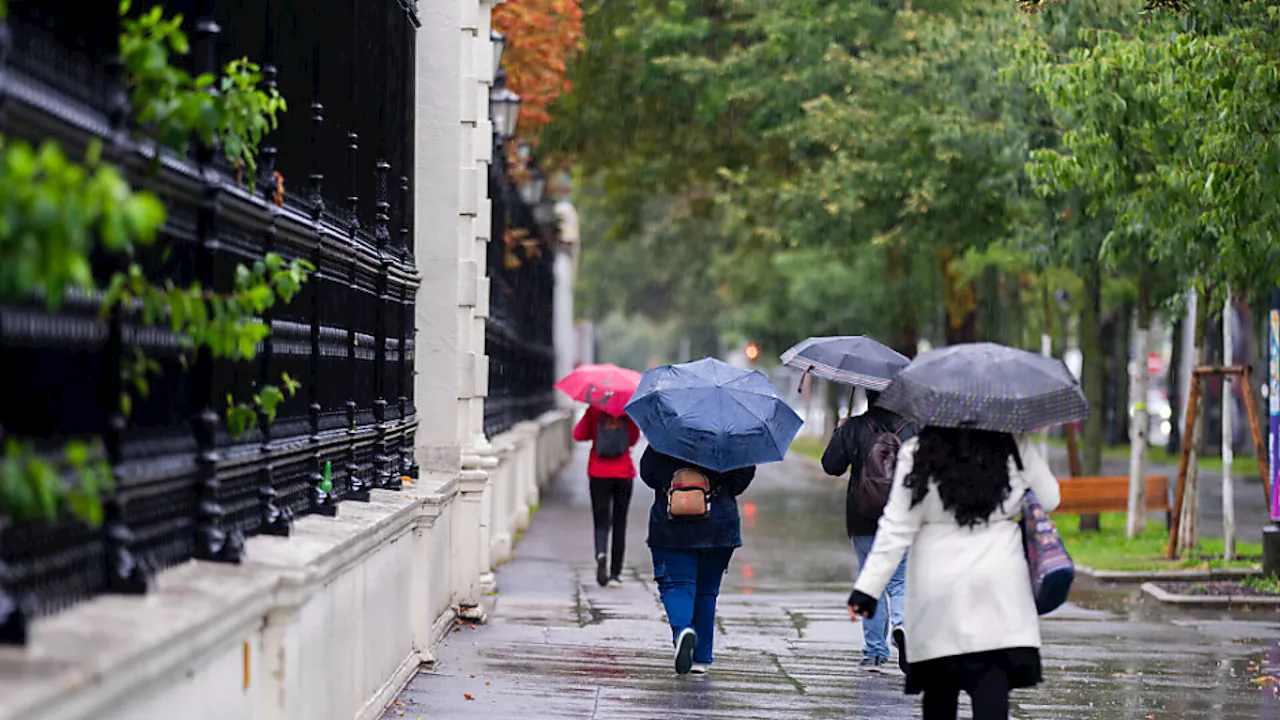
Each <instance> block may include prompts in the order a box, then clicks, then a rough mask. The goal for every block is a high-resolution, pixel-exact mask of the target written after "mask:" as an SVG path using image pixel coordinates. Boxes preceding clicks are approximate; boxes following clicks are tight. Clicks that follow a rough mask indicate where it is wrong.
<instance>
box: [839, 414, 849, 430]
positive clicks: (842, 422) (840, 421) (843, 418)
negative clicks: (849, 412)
mask: <svg viewBox="0 0 1280 720" xmlns="http://www.w3.org/2000/svg"><path fill="white" fill-rule="evenodd" d="M848 419H849V418H847V417H842V418H840V419H839V420H837V421H836V429H837V430H839V429H840V426H841V425H843V424H844V421H845V420H848Z"/></svg>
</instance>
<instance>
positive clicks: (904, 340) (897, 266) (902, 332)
mask: <svg viewBox="0 0 1280 720" xmlns="http://www.w3.org/2000/svg"><path fill="white" fill-rule="evenodd" d="M888 276H889V282H890V283H891V287H890V288H889V296H890V297H894V298H897V302H895V303H894V306H895V308H894V314H895V316H896V317H895V322H894V326H895V332H894V336H893V340H892V342H893V349H894V350H897V351H898V352H900V353H902V354H903V355H906V356H907V357H909V358H913V357H915V356H916V349H917V348H919V346H920V334H919V330H918V329H917V327H916V313H915V303H913V302H912V301H911V297H910V295H909V293H910V292H911V287H910V283H908V282H907V281H906V270H905V268H904V267H903V261H902V248H901V247H898V246H896V245H894V246H892V247H890V248H889V256H888Z"/></svg>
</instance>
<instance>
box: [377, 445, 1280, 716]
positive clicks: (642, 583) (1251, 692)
mask: <svg viewBox="0 0 1280 720" xmlns="http://www.w3.org/2000/svg"><path fill="white" fill-rule="evenodd" d="M584 463H585V459H584V457H583V456H582V454H581V453H580V454H579V456H578V457H577V458H576V459H575V462H574V463H573V464H571V465H570V467H569V468H567V469H566V470H565V471H564V472H563V473H562V474H561V476H560V478H559V480H558V482H557V483H556V484H555V486H554V487H553V489H552V490H551V491H550V492H549V493H548V494H547V495H546V496H545V497H544V499H543V503H542V509H541V511H540V512H539V514H538V517H537V518H536V519H535V521H534V523H533V526H532V527H531V528H530V530H529V532H528V533H527V535H526V536H525V537H524V539H523V540H522V541H521V543H520V545H519V546H518V547H517V549H516V553H515V558H514V560H513V561H512V562H510V563H508V564H506V565H505V566H503V567H502V568H500V569H499V571H498V573H497V580H498V593H497V596H496V597H495V598H494V603H493V608H492V611H491V614H490V618H489V621H488V623H487V624H485V625H483V626H478V627H473V626H470V625H466V624H460V625H459V626H457V627H456V628H455V631H454V632H453V633H451V634H450V635H449V636H448V637H447V638H446V640H445V642H444V643H443V644H442V645H441V647H440V648H438V649H437V653H436V654H437V658H438V659H437V661H436V662H435V663H434V664H433V666H432V667H430V668H428V669H424V671H423V672H422V673H420V674H419V675H417V676H416V677H415V678H414V679H413V680H412V681H411V683H410V684H409V686H408V687H407V688H406V689H405V691H404V692H403V693H402V694H401V696H400V698H399V700H398V701H397V704H396V705H394V706H393V707H391V708H389V709H388V711H387V714H386V717H387V718H400V717H407V718H411V719H412V718H417V717H424V718H474V719H476V720H480V719H486V720H487V719H498V718H504V719H505V718H510V719H512V720H534V719H541V718H667V717H681V718H699V719H700V718H734V719H735V720H745V719H751V720H756V719H759V720H767V719H773V718H777V719H784V718H788V719H789V718H859V719H861V718H865V719H866V720H878V719H881V718H883V719H885V720H893V719H896V718H908V717H919V709H918V700H916V699H913V698H908V697H906V696H904V695H902V694H901V682H902V679H901V676H900V675H897V674H896V672H891V673H887V674H884V675H871V674H861V673H859V672H858V671H857V670H856V669H855V665H856V664H857V661H858V659H859V658H860V653H859V651H860V648H861V645H862V637H861V629H860V627H859V626H858V625H855V624H853V623H850V622H849V621H848V619H847V616H846V614H845V610H844V607H843V604H844V598H845V596H846V595H847V593H848V588H849V585H850V580H851V578H852V577H853V575H854V572H855V569H856V561H855V560H854V557H853V553H852V551H851V550H850V549H848V547H847V542H846V540H845V539H844V537H843V530H844V528H843V505H842V503H843V484H842V481H838V480H833V479H829V478H825V477H820V476H815V475H814V474H813V471H812V466H811V465H809V464H806V463H803V462H800V461H788V462H786V463H780V464H776V465H771V466H765V467H762V468H761V471H760V473H759V476H758V477H757V480H756V482H755V484H754V485H753V486H752V488H751V489H750V490H748V491H747V493H746V494H745V495H744V496H743V498H742V501H743V511H744V529H743V532H744V536H745V537H744V540H745V543H746V545H745V547H743V548H742V549H741V550H740V551H739V553H738V554H737V555H735V557H734V561H733V564H732V565H731V567H730V571H729V575H728V577H727V578H726V581H725V584H724V588H723V592H722V595H721V600H720V613H719V621H718V629H717V633H718V634H717V640H716V663H715V665H714V666H713V669H712V671H711V674H710V675H709V676H705V677H698V676H683V677H680V676H676V675H675V674H674V673H673V672H672V669H671V651H670V649H669V647H670V633H669V630H668V627H667V625H666V623H665V621H664V619H663V615H662V607H661V603H660V602H659V601H658V598H657V591H656V587H655V586H654V584H653V581H652V565H651V562H650V560H649V557H648V550H647V548H646V547H645V546H644V536H645V529H646V528H645V524H646V523H645V520H646V514H647V510H648V506H649V504H650V502H651V501H652V493H651V491H649V490H648V489H647V488H645V487H644V486H643V485H637V488H636V495H635V498H634V500H633V503H632V507H631V514H630V520H631V525H630V532H629V541H630V545H629V547H628V553H627V554H628V577H627V578H626V584H625V586H624V587H622V588H619V589H606V588H600V587H598V586H597V585H596V583H595V578H594V567H593V563H592V560H591V555H592V552H591V548H590V542H591V540H590V538H591V527H590V515H589V505H590V502H589V499H588V497H587V493H586V480H585V479H583V472H584ZM1075 600H1076V601H1077V603H1078V604H1073V605H1069V606H1068V607H1067V608H1065V609H1064V610H1063V611H1061V612H1060V613H1059V614H1057V615H1056V616H1055V617H1053V618H1051V619H1047V620H1046V621H1045V623H1044V626H1045V636H1046V642H1047V643H1048V645H1047V647H1046V649H1045V653H1044V656H1045V664H1046V673H1047V675H1048V682H1047V683H1046V684H1045V685H1042V686H1041V687H1040V688H1037V689H1035V690H1031V691H1020V692H1017V693H1015V695H1014V700H1015V706H1016V709H1015V711H1014V713H1013V716H1014V717H1015V718H1037V719H1040V718H1043V719H1047V720H1048V719H1057V718H1063V719H1066V718H1070V719H1072V720H1082V719H1086V718H1107V719H1110V718H1117V719H1120V718H1125V719H1127V718H1139V719H1141V718H1147V717H1153V718H1161V719H1163V718H1171V719H1172V718H1180V719H1181V720H1202V719H1206V720H1207V719H1209V718H1214V719H1219V718H1220V719H1223V720H1227V719H1229V720H1237V719H1244V718H1276V717H1280V698H1277V697H1276V695H1275V694H1274V692H1273V691H1272V690H1271V689H1270V688H1265V689H1260V688H1259V686H1258V685H1256V684H1254V683H1253V682H1252V680H1253V679H1254V678H1256V677H1258V676H1259V675H1261V674H1264V673H1270V674H1277V673H1280V622H1277V620H1278V619H1280V616H1277V615H1267V616H1264V617H1263V618H1262V619H1258V618H1256V617H1254V618H1246V619H1245V620H1243V621H1240V620H1233V619H1231V618H1227V617H1224V616H1222V614H1221V613H1213V614H1204V615H1199V616H1197V615H1195V614H1179V615H1173V614H1168V613H1166V612H1165V611H1164V610H1162V609H1161V608H1159V607H1156V606H1152V605H1149V604H1145V603H1143V602H1142V600H1141V599H1140V597H1139V596H1138V594H1137V593H1136V591H1134V590H1133V589H1127V588H1120V589H1108V588H1098V587H1088V586H1084V585H1082V586H1081V587H1080V588H1078V591H1077V592H1076V595H1075ZM962 712H963V711H962Z"/></svg>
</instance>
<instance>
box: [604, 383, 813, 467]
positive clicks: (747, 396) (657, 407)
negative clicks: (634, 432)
mask: <svg viewBox="0 0 1280 720" xmlns="http://www.w3.org/2000/svg"><path fill="white" fill-rule="evenodd" d="M627 414H628V415H630V416H631V419H632V420H635V422H636V425H639V426H640V430H641V431H642V432H644V435H645V437H646V438H648V440H649V444H650V445H652V446H653V447H654V449H655V450H657V451H658V452H662V453H666V454H667V455H671V456H674V457H678V458H680V459H681V460H685V461H687V462H691V463H694V464H696V465H700V466H702V467H705V468H707V469H708V470H714V471H716V472H725V471H727V470H734V469H737V468H742V467H747V466H748V465H759V464H761V463H767V462H777V461H779V460H781V459H782V458H783V456H785V455H786V453H787V448H789V447H790V446H791V441H792V439H794V438H795V436H796V433H797V432H799V430H800V426H801V425H802V424H803V423H804V421H803V420H801V419H800V416H799V415H796V413H795V411H794V410H792V409H791V407H790V406H789V405H787V403H786V401H785V400H783V399H782V397H781V396H779V395H778V391H777V389H776V388H774V387H773V383H770V382H769V378H767V377H765V376H764V374H763V373H760V372H757V371H754V370H743V369H740V368H735V367H732V366H730V365H726V364H725V363H723V362H720V361H719V360H715V359H712V358H707V359H705V360H698V361H696V362H690V363H683V364H680V365H664V366H662V367H657V368H653V369H652V370H649V371H647V372H646V373H645V374H644V378H643V379H642V380H641V381H640V387H639V388H637V389H636V392H635V395H634V396H633V397H632V398H631V402H630V403H628V404H627Z"/></svg>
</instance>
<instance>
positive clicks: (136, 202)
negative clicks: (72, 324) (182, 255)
mask: <svg viewBox="0 0 1280 720" xmlns="http://www.w3.org/2000/svg"><path fill="white" fill-rule="evenodd" d="M164 219H165V211H164V205H163V204H162V203H161V202H160V200H159V199H158V198H156V196H155V195H152V194H151V193H148V192H134V191H133V189H132V188H131V187H130V186H129V183H128V182H127V181H126V180H125V179H124V177H123V176H122V175H121V174H120V171H119V170H117V169H116V168H114V167H112V166H111V165H107V164H104V163H103V162H102V158H101V145H100V144H99V143H97V142H94V143H93V144H91V145H90V146H89V149H88V152H87V153H86V156H85V160H84V163H83V164H80V163H76V162H74V161H72V160H70V159H69V158H68V157H67V156H66V155H65V154H64V153H63V152H62V149H61V148H59V147H58V145H57V144H56V143H54V142H51V141H46V142H44V143H43V144H41V145H40V147H39V148H33V147H32V146H31V145H28V144H27V143H25V142H22V141H20V140H12V139H8V140H6V139H5V138H3V137H0V258H3V262H0V298H3V299H16V298H20V297H23V296H26V295H28V294H30V293H33V292H42V293H43V294H44V300H45V304H46V305H47V306H48V308H49V309H50V310H56V309H58V307H60V306H61V304H62V301H63V298H64V296H65V295H66V291H67V289H68V288H77V289H80V290H84V291H92V290H94V289H95V284H94V280H93V275H92V271H91V267H90V264H89V256H90V253H91V252H92V251H93V250H94V249H95V248H96V247H99V246H100V247H102V248H103V249H105V250H107V251H109V252H113V253H124V254H129V253H132V251H133V247H134V243H137V244H141V245H151V244H152V243H154V242H155V239H156V236H157V233H158V232H159V230H160V227H161V225H163V224H164Z"/></svg>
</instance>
